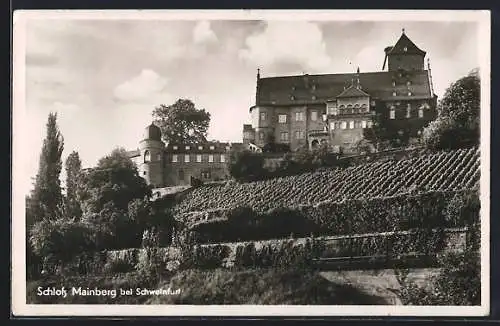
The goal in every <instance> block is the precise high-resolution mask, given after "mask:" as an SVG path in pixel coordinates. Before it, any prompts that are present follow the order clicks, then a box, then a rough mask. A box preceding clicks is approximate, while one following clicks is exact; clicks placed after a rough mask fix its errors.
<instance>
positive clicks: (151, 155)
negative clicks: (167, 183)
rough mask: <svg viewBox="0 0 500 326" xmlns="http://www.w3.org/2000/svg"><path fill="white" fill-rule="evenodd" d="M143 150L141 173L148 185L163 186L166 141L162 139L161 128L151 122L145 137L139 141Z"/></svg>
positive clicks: (140, 165) (141, 150) (145, 131)
mask: <svg viewBox="0 0 500 326" xmlns="http://www.w3.org/2000/svg"><path fill="white" fill-rule="evenodd" d="M139 150H140V152H141V157H140V164H139V173H140V175H141V177H143V178H144V179H145V180H146V182H147V184H148V185H152V186H153V187H155V188H159V187H163V184H164V182H163V179H164V178H163V174H164V172H163V168H164V166H165V165H164V150H165V143H164V142H163V141H162V140H161V130H160V128H159V127H157V126H155V125H154V124H153V123H151V124H150V125H149V126H147V127H146V129H145V130H144V137H143V139H142V140H141V142H140V143H139Z"/></svg>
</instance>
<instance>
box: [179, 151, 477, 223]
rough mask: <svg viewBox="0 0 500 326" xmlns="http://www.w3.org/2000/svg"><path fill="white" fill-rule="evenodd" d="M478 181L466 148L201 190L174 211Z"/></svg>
mask: <svg viewBox="0 0 500 326" xmlns="http://www.w3.org/2000/svg"><path fill="white" fill-rule="evenodd" d="M479 180H480V164H479V149H478V148H468V149H459V150H455V151H443V152H438V153H432V154H424V155H421V156H418V157H413V158H409V159H401V160H393V159H387V160H381V161H376V162H372V163H365V164H361V165H357V166H352V167H349V168H345V169H330V170H323V171H317V172H311V173H305V174H301V175H296V176H290V177H282V178H276V179H270V180H266V181H258V182H249V183H241V184H240V183H236V182H230V183H225V184H207V185H203V186H201V187H199V188H196V189H194V190H193V191H192V192H190V193H189V194H187V195H186V197H185V198H184V199H183V200H182V201H181V202H180V203H179V204H178V205H177V207H176V211H177V213H179V214H182V213H187V212H195V211H205V210H211V209H226V208H232V207H236V206H251V207H253V208H254V209H255V210H257V211H259V210H262V211H264V210H267V209H270V208H274V207H280V206H281V207H283V206H285V207H286V206H292V205H308V204H316V203H319V202H322V201H337V200H339V201H340V200H343V199H362V198H373V197H386V196H394V195H398V194H403V193H408V192H426V191H447V190H462V189H474V188H477V187H478V186H479Z"/></svg>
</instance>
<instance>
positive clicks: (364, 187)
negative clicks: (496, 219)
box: [12, 10, 491, 316]
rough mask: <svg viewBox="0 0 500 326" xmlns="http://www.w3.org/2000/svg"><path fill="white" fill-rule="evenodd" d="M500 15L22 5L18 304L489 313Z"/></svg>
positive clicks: (51, 312) (121, 311) (15, 257)
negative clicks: (493, 69)
mask: <svg viewBox="0 0 500 326" xmlns="http://www.w3.org/2000/svg"><path fill="white" fill-rule="evenodd" d="M490 42H491V41H490V13H489V12H488V11H437V10H435V11H422V10H421V11H419V10H413V11H403V10H401V11H397V10H392V11H390V10H386V11H383V10H376V11H375V10H373V11H369V10H359V11H356V10H342V11H340V10H321V11H306V10H302V11H301V10H255V11H254V10H213V11H200V10H198V11H197V10H170V11H169V10H162V11H148V10H144V11H132V10H131V11H112V10H110V11H97V10H95V11H72V10H62V11H29V10H26V11H17V12H15V13H14V18H13V44H14V49H13V111H12V119H13V133H12V150H13V152H12V155H13V156H12V167H13V168H12V173H13V174H12V182H13V187H12V239H13V240H12V309H13V313H14V314H15V315H21V316H22V315H32V316H71V315H80V316H93V315H100V316H111V315H114V316H136V315H137V316H139V315H154V316H197V315H200V316H271V315H272V316H280V315H281V316H387V315H391V316H398V315H399V316H484V315H487V314H488V313H489V295H490V293H489V291H490V290H489V282H490V276H489V205H490V204H489V198H490V196H489V182H490V181H489V173H490V167H489V158H490V156H489V155H490V154H489V151H490V145H489V144H490V139H489V137H490V118H489V117H490Z"/></svg>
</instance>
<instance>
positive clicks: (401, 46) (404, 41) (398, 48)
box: [387, 33, 425, 56]
mask: <svg viewBox="0 0 500 326" xmlns="http://www.w3.org/2000/svg"><path fill="white" fill-rule="evenodd" d="M405 48H406V51H405ZM387 54H389V55H391V54H418V55H424V56H425V51H423V50H421V49H419V48H418V46H416V45H415V43H413V42H412V41H411V40H410V39H409V38H408V36H406V34H405V33H403V34H401V37H400V38H399V40H398V41H397V42H396V45H394V46H393V47H392V49H390V50H389V51H388V52H387Z"/></svg>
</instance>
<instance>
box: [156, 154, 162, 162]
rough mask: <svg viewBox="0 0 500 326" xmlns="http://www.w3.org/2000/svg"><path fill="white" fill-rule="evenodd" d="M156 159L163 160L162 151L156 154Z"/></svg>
mask: <svg viewBox="0 0 500 326" xmlns="http://www.w3.org/2000/svg"><path fill="white" fill-rule="evenodd" d="M156 160H157V161H161V153H157V154H156Z"/></svg>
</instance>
